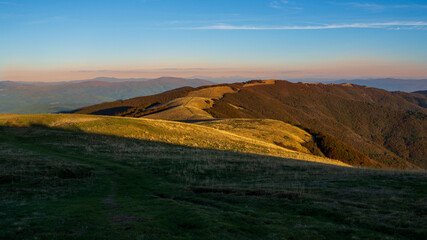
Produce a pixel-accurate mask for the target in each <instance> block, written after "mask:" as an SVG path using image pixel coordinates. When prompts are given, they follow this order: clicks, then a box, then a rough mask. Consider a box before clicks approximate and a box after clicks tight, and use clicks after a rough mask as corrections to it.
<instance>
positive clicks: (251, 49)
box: [0, 0, 427, 81]
mask: <svg viewBox="0 0 427 240" xmlns="http://www.w3.org/2000/svg"><path fill="white" fill-rule="evenodd" d="M101 76H102V77H118V78H155V77H160V76H176V77H212V78H221V77H247V78H254V79H255V78H280V79H312V78H315V79H317V78H319V79H320V78H321V79H341V78H380V77H395V78H427V0H418V1H416V0H406V1H402V0H400V1H398V0H371V1H358V0H352V1H342V0H341V1H339V0H326V1H323V0H203V1H202V0H90V1H88V0H73V1H70V0H0V80H12V81H67V80H80V79H89V78H94V77H101Z"/></svg>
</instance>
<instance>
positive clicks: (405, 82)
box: [326, 78, 427, 92]
mask: <svg viewBox="0 0 427 240" xmlns="http://www.w3.org/2000/svg"><path fill="white" fill-rule="evenodd" d="M326 83H337V84H339V83H351V84H357V85H361V86H369V87H374V88H381V89H384V90H387V91H404V92H414V91H420V90H427V79H419V80H413V79H396V78H381V79H353V80H339V81H333V82H326Z"/></svg>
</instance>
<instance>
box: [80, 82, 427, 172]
mask: <svg viewBox="0 0 427 240" xmlns="http://www.w3.org/2000/svg"><path fill="white" fill-rule="evenodd" d="M426 106H427V98H426V96H425V95H423V94H416V93H404V92H388V91H385V90H381V89H376V88H371V87H363V86H358V85H352V84H328V85H325V84H307V83H290V82H287V81H279V80H267V81H250V82H246V83H234V84H221V85H213V86H204V87H199V88H191V87H186V88H180V89H175V90H172V91H168V92H165V93H162V94H158V95H152V96H146V97H139V98H133V99H129V100H123V101H122V100H120V101H115V102H110V103H104V104H99V105H94V106H91V107H87V108H84V109H81V110H79V111H77V113H84V114H100V115H116V116H127V117H145V118H152V119H166V120H178V121H200V120H205V121H206V120H207V121H212V120H213V119H216V118H219V119H227V118H246V119H275V120H280V121H284V122H287V123H290V124H292V125H295V126H300V127H301V128H303V129H305V130H307V131H308V132H309V133H310V134H311V135H313V136H314V140H313V141H314V144H313V145H312V147H311V149H310V151H311V152H312V154H317V155H320V156H326V157H329V158H332V159H338V160H341V161H343V162H345V163H347V164H350V165H353V166H364V167H375V168H398V169H408V168H424V169H426V168H427V159H426V149H427V139H426V127H427V121H426V113H427V110H426ZM218 127H220V126H218ZM279 144H280V143H279Z"/></svg>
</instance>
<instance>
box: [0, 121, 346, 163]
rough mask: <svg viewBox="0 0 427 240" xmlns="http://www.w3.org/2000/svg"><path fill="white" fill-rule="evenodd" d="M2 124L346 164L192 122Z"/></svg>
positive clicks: (5, 122) (11, 122) (47, 122)
mask: <svg viewBox="0 0 427 240" xmlns="http://www.w3.org/2000/svg"><path fill="white" fill-rule="evenodd" d="M0 125H4V126H19V127H22V126H24V127H27V126H31V125H41V126H47V127H54V128H60V129H72V130H76V129H78V130H79V131H83V132H87V133H97V134H108V135H114V136H120V137H129V138H136V139H141V140H150V141H160V142H166V143H172V144H179V145H185V146H191V147H200V148H211V149H219V150H230V151H240V152H248V153H256V154H266V155H272V156H278V157H287V158H294V159H301V160H308V161H316V162H322V163H330V164H337V165H346V164H344V163H342V162H340V161H337V160H332V159H327V158H321V157H317V156H313V155H311V154H306V153H300V152H296V151H292V150H288V149H286V148H283V147H280V146H277V145H276V144H272V143H269V142H264V141H261V140H259V139H256V138H248V137H244V136H240V135H236V134H233V133H230V132H227V131H222V130H217V129H213V128H209V127H205V126H199V125H193V124H189V123H179V122H171V121H164V120H152V119H132V118H122V117H106V116H93V115H74V114H73V115H71V114H57V115H56V114H55V115H0Z"/></svg>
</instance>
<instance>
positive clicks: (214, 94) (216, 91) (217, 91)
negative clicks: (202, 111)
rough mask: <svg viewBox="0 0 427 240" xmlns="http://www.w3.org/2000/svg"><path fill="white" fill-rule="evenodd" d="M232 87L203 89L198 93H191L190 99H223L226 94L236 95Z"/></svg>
mask: <svg viewBox="0 0 427 240" xmlns="http://www.w3.org/2000/svg"><path fill="white" fill-rule="evenodd" d="M235 92H236V91H235V90H233V89H232V88H231V87H228V86H217V87H208V88H202V89H200V90H197V91H193V92H190V93H189V94H188V97H205V98H215V99H221V98H222V97H223V96H224V94H226V93H235Z"/></svg>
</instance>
